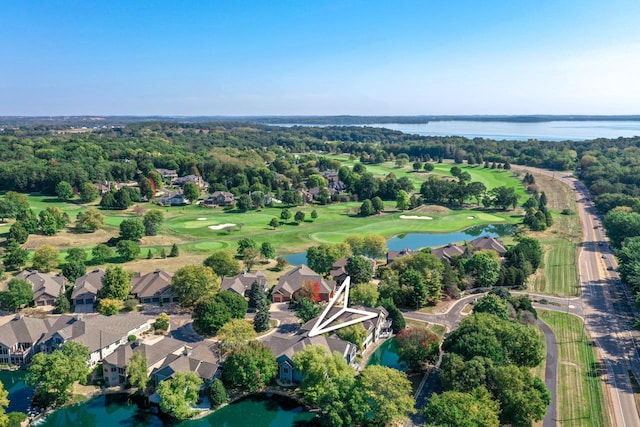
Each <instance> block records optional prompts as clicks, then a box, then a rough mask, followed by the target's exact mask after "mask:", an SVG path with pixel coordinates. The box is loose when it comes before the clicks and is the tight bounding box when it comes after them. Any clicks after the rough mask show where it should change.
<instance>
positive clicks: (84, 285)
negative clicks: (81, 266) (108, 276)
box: [71, 268, 105, 299]
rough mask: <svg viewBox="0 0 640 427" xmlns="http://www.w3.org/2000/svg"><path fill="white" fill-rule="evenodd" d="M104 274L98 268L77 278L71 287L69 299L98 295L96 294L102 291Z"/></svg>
mask: <svg viewBox="0 0 640 427" xmlns="http://www.w3.org/2000/svg"><path fill="white" fill-rule="evenodd" d="M104 273H105V271H104V270H103V269H101V268H98V269H96V270H93V271H92V272H91V273H87V274H85V275H84V276H80V277H78V278H77V279H76V282H75V284H74V285H73V293H72V294H71V299H76V298H86V297H87V296H96V295H98V292H100V290H101V289H102V278H103V277H104Z"/></svg>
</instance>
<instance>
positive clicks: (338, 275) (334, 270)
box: [329, 258, 377, 286]
mask: <svg viewBox="0 0 640 427" xmlns="http://www.w3.org/2000/svg"><path fill="white" fill-rule="evenodd" d="M350 259H351V258H340V259H339V260H337V261H336V262H335V263H333V266H332V267H331V271H329V275H330V276H331V277H332V278H333V280H335V281H336V284H337V285H338V286H340V285H341V284H342V282H344V279H346V278H347V276H349V273H347V270H346V268H345V267H346V266H347V263H348V262H349V260H350ZM366 259H367V261H369V264H371V272H372V273H373V274H375V271H376V267H377V263H376V261H375V260H373V259H371V258H366ZM372 277H373V276H372Z"/></svg>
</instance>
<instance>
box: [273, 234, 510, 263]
mask: <svg viewBox="0 0 640 427" xmlns="http://www.w3.org/2000/svg"><path fill="white" fill-rule="evenodd" d="M512 233H513V226H512V225H509V224H494V225H478V226H476V227H471V228H467V229H466V230H464V231H457V232H454V233H440V234H439V233H407V234H401V235H400V236H396V237H394V238H392V239H389V240H388V241H387V248H388V249H389V250H391V251H401V250H403V249H411V250H414V251H415V250H418V249H422V248H426V247H429V248H434V247H438V246H444V245H446V244H447V243H454V242H463V241H465V240H473V239H475V238H476V237H479V236H484V235H485V234H489V235H490V236H492V237H502V236H508V235H511V234H512ZM283 258H286V260H287V261H289V264H291V265H301V264H306V263H307V253H306V252H300V253H297V254H289V255H283Z"/></svg>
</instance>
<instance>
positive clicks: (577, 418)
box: [538, 310, 607, 427]
mask: <svg viewBox="0 0 640 427" xmlns="http://www.w3.org/2000/svg"><path fill="white" fill-rule="evenodd" d="M538 314H539V316H540V318H541V319H542V320H543V321H544V322H545V323H546V324H548V325H549V327H550V328H551V329H552V330H553V332H554V334H555V335H556V341H557V343H558V374H557V375H558V376H557V402H558V414H557V415H558V418H557V421H558V425H562V426H576V427H580V426H584V427H598V426H605V425H607V418H606V408H605V398H604V390H603V379H602V377H601V375H602V372H603V370H604V368H603V367H600V366H599V365H598V362H597V360H596V355H595V352H594V349H593V346H592V345H591V340H590V339H589V337H588V336H587V335H586V334H585V332H584V328H583V323H582V320H581V319H579V318H578V317H576V316H573V315H571V314H567V313H561V312H556V311H548V310H538Z"/></svg>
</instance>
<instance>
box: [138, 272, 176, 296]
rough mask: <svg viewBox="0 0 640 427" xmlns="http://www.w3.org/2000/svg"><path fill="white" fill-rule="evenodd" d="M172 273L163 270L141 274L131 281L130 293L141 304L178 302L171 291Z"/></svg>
mask: <svg viewBox="0 0 640 427" xmlns="http://www.w3.org/2000/svg"><path fill="white" fill-rule="evenodd" d="M172 277H173V273H169V272H166V271H163V270H156V271H152V272H151V273H147V274H144V275H143V274H141V273H138V274H137V276H135V277H133V278H132V279H131V293H132V294H133V295H135V297H136V298H137V299H138V300H139V301H140V302H141V303H143V304H169V303H174V302H178V296H177V295H176V294H175V293H174V292H173V291H172V290H171V278H172Z"/></svg>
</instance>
